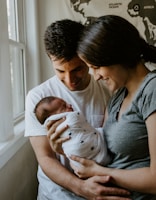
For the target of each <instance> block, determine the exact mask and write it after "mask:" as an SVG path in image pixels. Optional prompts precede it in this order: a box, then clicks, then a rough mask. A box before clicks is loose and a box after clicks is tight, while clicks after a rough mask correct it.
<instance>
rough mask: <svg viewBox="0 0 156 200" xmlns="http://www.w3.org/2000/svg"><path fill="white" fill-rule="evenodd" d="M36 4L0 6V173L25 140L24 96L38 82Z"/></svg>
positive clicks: (30, 0) (17, 1)
mask: <svg viewBox="0 0 156 200" xmlns="http://www.w3.org/2000/svg"><path fill="white" fill-rule="evenodd" d="M37 3H38V2H37V1H36V0H1V3H0V93H1V98H0V112H1V120H0V169H1V168H2V167H3V166H4V165H5V164H6V163H7V161H8V160H9V159H10V158H11V157H12V156H13V155H14V154H15V153H16V152H17V151H18V150H19V149H20V148H21V147H22V145H23V144H24V143H25V142H26V141H27V140H28V139H27V138H24V136H23V135H24V128H25V127H24V110H25V108H24V107H25V106H24V104H25V96H26V93H27V91H28V90H30V89H31V88H32V87H34V86H36V85H37V84H39V80H40V76H39V69H40V66H39V45H38V40H39V38H38V30H37ZM30 22H31V23H30ZM26 39H27V40H26ZM26 64H27V66H26ZM26 75H27V76H26ZM26 89H27V90H26Z"/></svg>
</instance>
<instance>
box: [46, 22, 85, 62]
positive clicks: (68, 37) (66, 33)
mask: <svg viewBox="0 0 156 200" xmlns="http://www.w3.org/2000/svg"><path fill="white" fill-rule="evenodd" d="M83 28H84V26H83V25H82V24H81V23H80V22H76V21H72V20H70V19H64V20H59V21H56V22H54V23H52V24H51V25H50V26H48V27H47V29H46V31H45V35H44V44H45V49H46V52H47V54H48V56H50V55H52V56H54V57H55V59H63V61H70V60H71V59H72V58H73V57H74V56H76V55H77V52H76V51H77V43H78V40H79V38H80V35H81V32H82V30H83Z"/></svg>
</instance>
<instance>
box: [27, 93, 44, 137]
mask: <svg viewBox="0 0 156 200" xmlns="http://www.w3.org/2000/svg"><path fill="white" fill-rule="evenodd" d="M40 98H41V97H39V96H37V95H36V94H34V93H32V92H31V91H30V92H29V93H28V95H27V97H26V104H25V137H27V136H41V135H46V134H47V131H46V128H45V127H44V126H43V125H41V124H40V122H39V121H38V120H37V118H36V116H35V113H34V108H35V105H36V104H37V102H38V101H39V100H40Z"/></svg>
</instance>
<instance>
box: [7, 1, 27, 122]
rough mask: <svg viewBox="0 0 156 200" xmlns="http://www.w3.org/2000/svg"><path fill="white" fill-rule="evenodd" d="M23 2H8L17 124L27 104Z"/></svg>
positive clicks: (11, 65)
mask: <svg viewBox="0 0 156 200" xmlns="http://www.w3.org/2000/svg"><path fill="white" fill-rule="evenodd" d="M23 13H24V12H23V1H22V0H7V16H8V35H9V49H10V51H9V54H10V55H9V61H10V73H11V89H12V105H13V118H14V122H17V121H18V120H19V119H21V117H22V116H23V114H24V104H25V93H26V91H25V89H26V87H25V85H26V81H25V80H26V76H25V37H24V24H25V23H24V16H23Z"/></svg>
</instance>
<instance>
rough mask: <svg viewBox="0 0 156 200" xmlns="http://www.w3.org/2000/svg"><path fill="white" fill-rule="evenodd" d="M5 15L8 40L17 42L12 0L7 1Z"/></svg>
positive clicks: (14, 11)
mask: <svg viewBox="0 0 156 200" xmlns="http://www.w3.org/2000/svg"><path fill="white" fill-rule="evenodd" d="M7 14H8V33H9V38H10V39H12V40H17V26H16V25H17V21H16V6H15V1H14V0H7Z"/></svg>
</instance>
